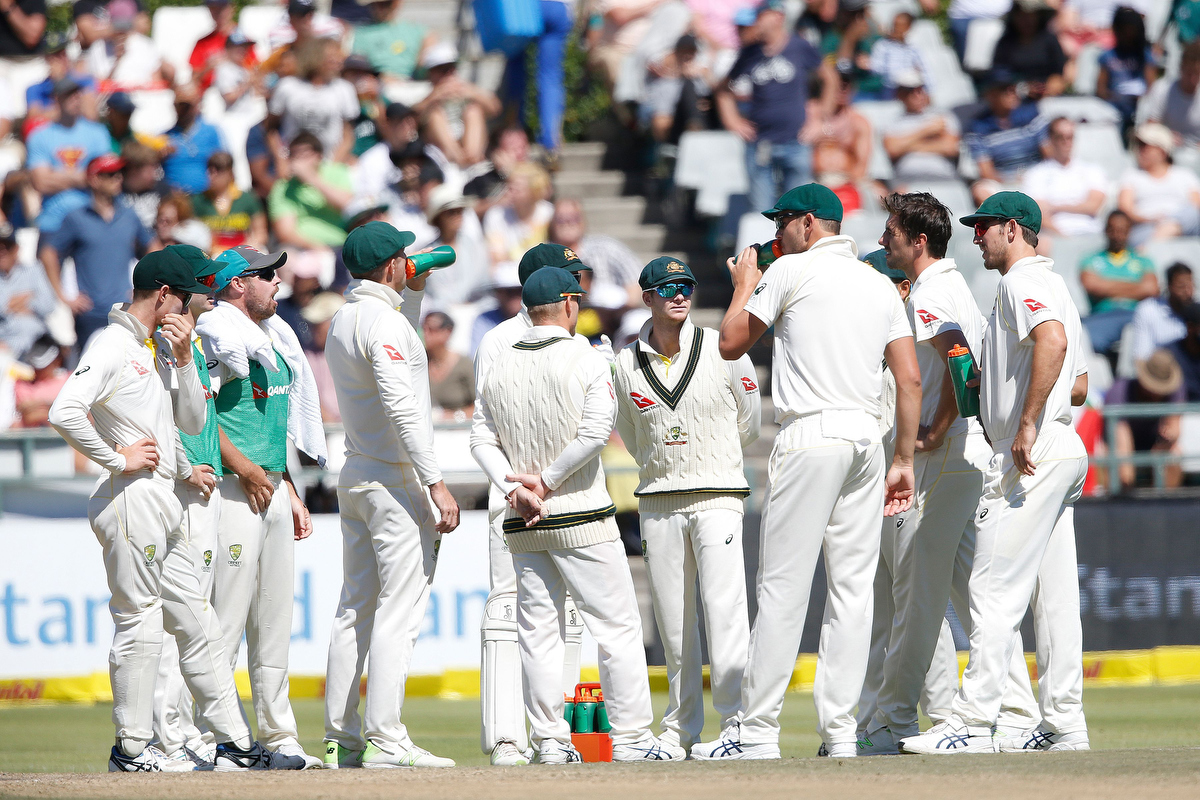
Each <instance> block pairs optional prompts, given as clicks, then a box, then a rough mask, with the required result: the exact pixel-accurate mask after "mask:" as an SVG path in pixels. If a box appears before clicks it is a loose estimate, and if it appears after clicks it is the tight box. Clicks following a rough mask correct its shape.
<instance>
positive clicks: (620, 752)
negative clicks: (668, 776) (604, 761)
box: [612, 736, 687, 761]
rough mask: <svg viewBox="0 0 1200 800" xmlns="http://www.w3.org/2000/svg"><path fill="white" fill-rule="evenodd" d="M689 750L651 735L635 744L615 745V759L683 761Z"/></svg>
mask: <svg viewBox="0 0 1200 800" xmlns="http://www.w3.org/2000/svg"><path fill="white" fill-rule="evenodd" d="M686 758H687V751H686V750H684V749H683V748H682V747H680V746H679V745H677V744H672V743H670V742H664V741H663V740H661V739H658V738H656V737H653V736H651V737H650V738H649V739H643V740H642V741H640V742H634V743H633V744H616V745H613V756H612V760H613V761H683V760H684V759H686Z"/></svg>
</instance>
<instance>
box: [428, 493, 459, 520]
mask: <svg viewBox="0 0 1200 800" xmlns="http://www.w3.org/2000/svg"><path fill="white" fill-rule="evenodd" d="M429 497H430V498H431V499H432V500H433V504H434V506H436V507H437V510H438V513H439V514H440V515H441V517H442V518H441V519H439V520H438V521H437V524H436V525H434V526H433V529H434V530H435V531H437V532H438V533H450V532H451V531H453V530H454V529H455V528H457V527H458V501H457V500H455V499H454V495H452V494H450V490H449V489H447V488H446V482H445V481H438V482H437V483H434V484H431V485H430V487H429Z"/></svg>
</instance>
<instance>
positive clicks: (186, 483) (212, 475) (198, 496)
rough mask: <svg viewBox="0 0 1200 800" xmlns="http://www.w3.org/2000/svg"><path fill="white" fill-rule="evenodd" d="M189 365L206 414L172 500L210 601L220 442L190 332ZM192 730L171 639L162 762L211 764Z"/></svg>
mask: <svg viewBox="0 0 1200 800" xmlns="http://www.w3.org/2000/svg"><path fill="white" fill-rule="evenodd" d="M165 249H166V250H169V251H172V252H174V253H177V254H178V255H181V256H183V257H184V258H185V259H187V260H188V261H189V262H190V263H191V264H192V267H193V269H194V270H195V271H196V278H197V280H200V281H201V282H202V283H203V280H204V278H207V277H208V276H209V275H211V274H213V273H214V272H216V270H217V269H219V268H220V264H217V263H216V262H213V261H210V260H209V259H208V257H207V256H206V255H205V254H204V251H202V250H200V249H199V248H198V247H193V246H191V245H186V244H173V245H169V246H167V247H166V248H165ZM211 308H212V299H211V298H210V297H209V296H208V295H207V294H196V295H193V296H192V302H191V304H190V305H189V308H188V310H189V312H190V315H191V318H192V320H193V322H194V321H195V317H196V314H197V313H199V312H203V311H207V310H209V309H211ZM191 339H192V362H193V363H194V364H195V365H196V372H197V374H198V375H199V378H200V385H201V386H202V387H203V388H204V404H205V409H206V414H205V418H204V430H202V431H201V432H200V434H199V435H197V436H192V435H191V434H188V433H185V432H183V431H180V432H179V439H180V443H181V444H182V446H183V452H184V454H185V455H186V457H187V460H188V463H190V464H191V465H192V472H193V475H192V476H190V478H189V479H188V480H177V481H176V482H175V495H176V496H177V497H178V498H179V502H180V504H181V505H182V506H183V525H182V527H181V530H182V533H183V541H184V542H185V543H186V545H187V547H188V549H189V550H190V551H191V555H192V563H193V564H194V565H195V567H196V570H197V575H196V577H197V578H199V580H200V595H201V596H202V597H204V598H205V599H206V600H210V599H211V597H212V588H213V563H212V562H213V554H214V553H215V552H216V547H217V520H218V518H219V516H220V513H221V491H220V489H219V488H218V487H217V481H218V480H219V479H220V477H221V440H220V436H219V434H218V433H217V412H216V407H215V405H214V404H213V398H214V397H215V396H216V395H214V394H213V391H212V383H211V381H210V380H209V376H208V366H207V364H206V362H205V357H204V349H203V347H202V345H201V342H200V337H199V335H198V334H196V333H195V332H194V331H193V332H192V337H191ZM155 357H156V361H157V362H158V363H159V366H160V369H161V368H165V367H169V366H170V359H171V354H170V352H169V350H166V349H157V350H156V352H155ZM178 392H179V387H178V386H177V385H172V386H171V399H172V401H173V402H175V403H176V405H178V400H177V397H178ZM211 738H212V736H211V734H210V735H209V736H208V737H205V736H204V735H203V732H202V731H201V730H200V729H199V728H198V727H197V726H196V723H195V720H194V719H193V703H192V696H191V695H190V694H188V691H187V686H186V685H185V684H184V682H183V676H182V674H181V673H180V671H179V650H178V648H177V647H176V646H175V641H174V640H173V639H172V638H171V637H165V638H164V639H163V649H162V656H161V657H160V658H159V662H158V683H157V684H156V686H155V689H154V740H155V743H156V745H157V746H158V747H159V749H161V750H162V751H163V753H164V754H165V755H166V756H167V758H169V759H172V760H174V761H179V762H184V761H191V762H192V763H193V764H196V765H204V764H207V763H211V762H212V760H213V759H214V758H215V757H216V744H215V743H213V742H210V741H209V739H211Z"/></svg>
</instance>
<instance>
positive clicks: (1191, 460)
mask: <svg viewBox="0 0 1200 800" xmlns="http://www.w3.org/2000/svg"><path fill="white" fill-rule="evenodd" d="M1179 449H1180V450H1181V451H1182V452H1183V471H1184V472H1200V414H1184V415H1182V416H1181V417H1180V418H1179Z"/></svg>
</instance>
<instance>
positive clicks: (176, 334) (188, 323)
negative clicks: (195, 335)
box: [159, 314, 195, 366]
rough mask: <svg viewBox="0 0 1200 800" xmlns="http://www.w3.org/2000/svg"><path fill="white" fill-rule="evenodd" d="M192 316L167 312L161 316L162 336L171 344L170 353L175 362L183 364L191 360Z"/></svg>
mask: <svg viewBox="0 0 1200 800" xmlns="http://www.w3.org/2000/svg"><path fill="white" fill-rule="evenodd" d="M193 327H195V324H194V323H193V322H192V318H191V317H189V316H185V315H183V314H167V315H166V316H165V317H163V322H162V327H161V328H159V330H160V331H161V332H162V335H163V338H164V339H166V340H167V341H168V342H170V344H171V355H173V356H175V363H176V364H179V365H180V366H183V365H184V364H187V363H188V362H190V361H191V360H192V328H193Z"/></svg>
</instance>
